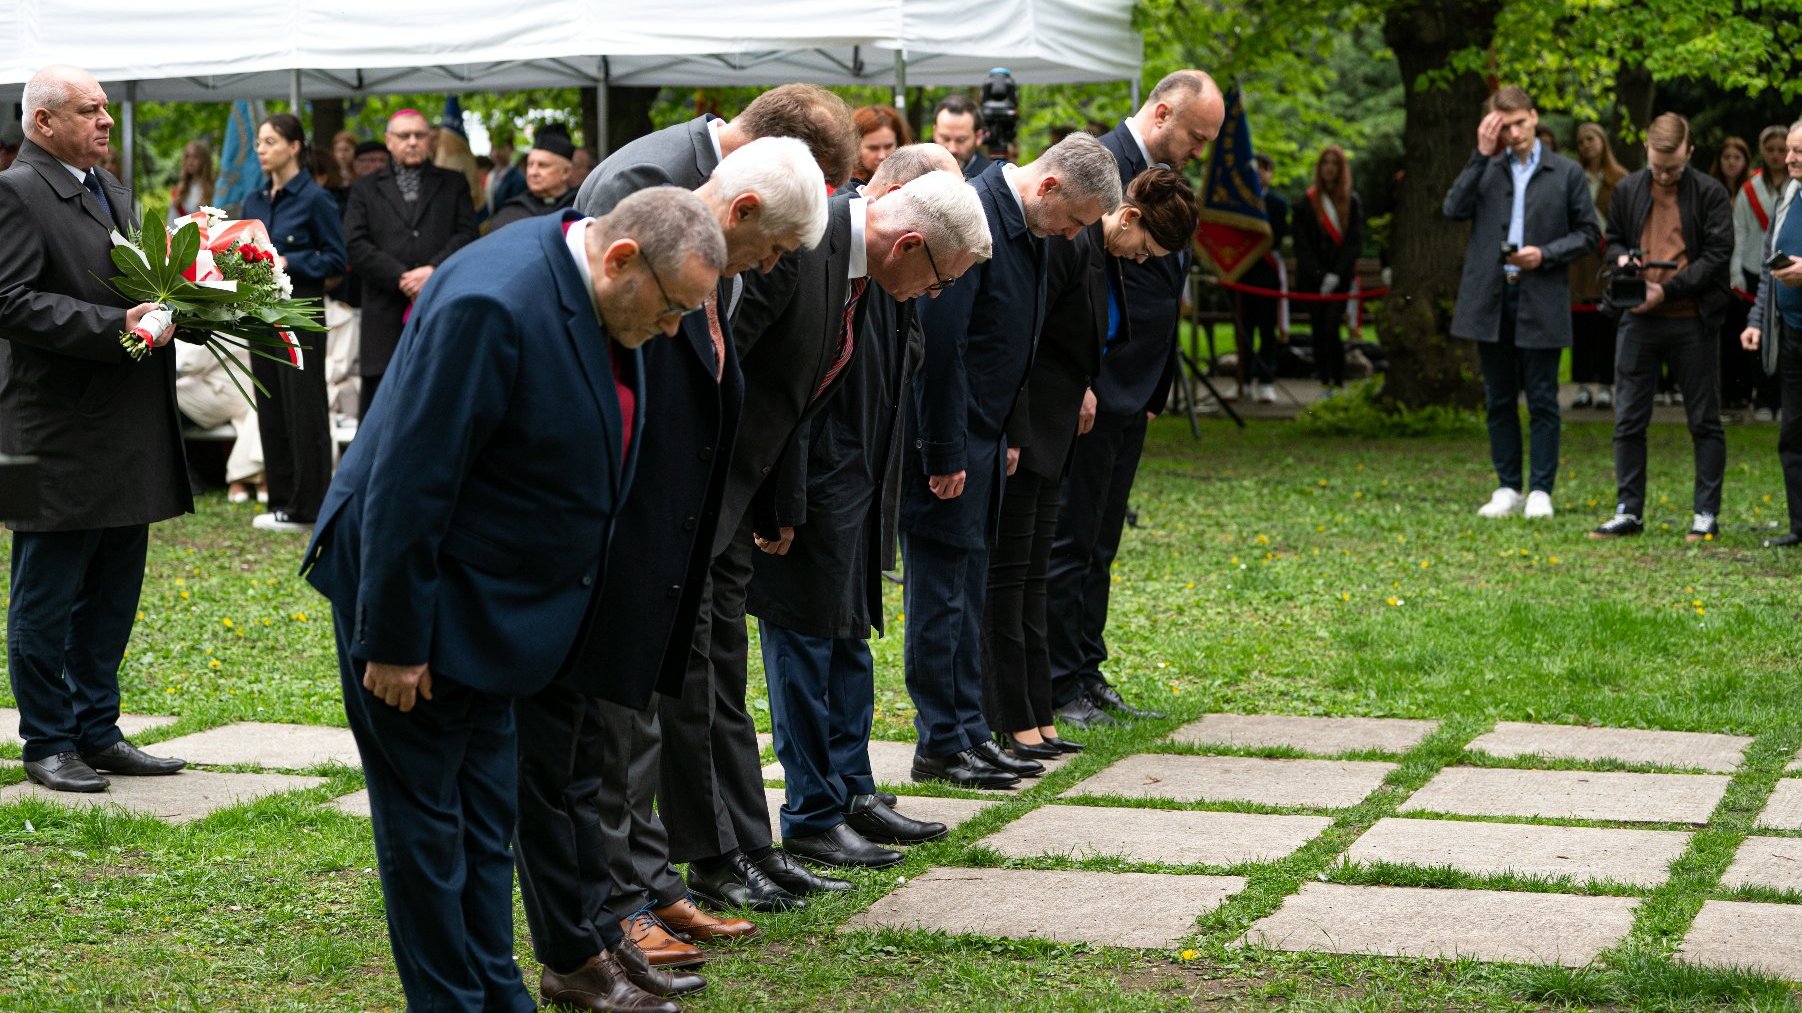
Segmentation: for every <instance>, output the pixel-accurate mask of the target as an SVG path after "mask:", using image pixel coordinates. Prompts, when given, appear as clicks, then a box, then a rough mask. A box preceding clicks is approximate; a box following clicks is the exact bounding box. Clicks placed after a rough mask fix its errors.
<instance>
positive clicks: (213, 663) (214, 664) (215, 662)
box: [206, 658, 219, 668]
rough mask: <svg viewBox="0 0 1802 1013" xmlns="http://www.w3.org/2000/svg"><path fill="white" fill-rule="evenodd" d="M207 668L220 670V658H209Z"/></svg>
mask: <svg viewBox="0 0 1802 1013" xmlns="http://www.w3.org/2000/svg"><path fill="white" fill-rule="evenodd" d="M206 667H208V668H218V667H219V659H218V658H208V659H207V663H206Z"/></svg>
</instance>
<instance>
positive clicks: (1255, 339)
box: [1221, 154, 1289, 404]
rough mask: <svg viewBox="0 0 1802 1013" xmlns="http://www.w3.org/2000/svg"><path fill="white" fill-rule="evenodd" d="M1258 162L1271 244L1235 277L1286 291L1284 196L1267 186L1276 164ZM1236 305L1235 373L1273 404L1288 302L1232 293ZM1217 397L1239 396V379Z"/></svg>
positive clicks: (1260, 158)
mask: <svg viewBox="0 0 1802 1013" xmlns="http://www.w3.org/2000/svg"><path fill="white" fill-rule="evenodd" d="M1253 157H1254V158H1255V159H1256V161H1257V163H1258V180H1259V182H1260V183H1261V184H1262V185H1263V188H1264V215H1265V217H1266V218H1267V219H1268V220H1269V222H1270V249H1269V250H1268V251H1266V252H1265V254H1264V255H1263V256H1262V257H1260V258H1258V260H1257V262H1256V263H1254V264H1252V265H1251V266H1250V267H1248V268H1246V270H1245V273H1244V274H1243V275H1240V276H1239V281H1240V282H1242V283H1244V284H1246V285H1251V286H1254V287H1256V288H1267V289H1271V290H1273V291H1283V292H1286V291H1288V290H1289V278H1288V273H1287V271H1286V269H1285V268H1284V265H1283V240H1285V239H1287V238H1288V237H1289V201H1288V200H1287V199H1285V198H1284V197H1283V195H1282V194H1280V193H1277V192H1276V190H1275V188H1274V187H1272V186H1271V185H1270V181H1271V176H1272V174H1273V173H1274V172H1275V171H1276V163H1275V162H1273V161H1271V159H1270V156H1269V155H1264V154H1259V155H1255V156H1253ZM1233 304H1234V307H1235V310H1236V313H1235V316H1236V320H1235V323H1236V324H1237V326H1236V327H1235V328H1234V331H1235V333H1236V334H1237V336H1238V339H1239V341H1238V344H1239V360H1240V362H1241V363H1243V365H1242V366H1241V367H1240V370H1239V374H1240V375H1241V376H1243V377H1244V378H1245V382H1246V384H1247V389H1248V390H1252V391H1254V395H1253V396H1254V397H1256V399H1257V400H1259V401H1262V402H1264V403H1266V404H1275V403H1276V369H1277V362H1278V359H1279V356H1280V354H1281V352H1282V347H1283V346H1284V345H1286V344H1288V343H1289V320H1288V316H1289V312H1288V311H1289V307H1288V304H1287V301H1286V300H1284V299H1280V298H1275V297H1272V296H1262V295H1252V294H1250V293H1248V292H1235V293H1233ZM1221 396H1223V397H1226V398H1228V399H1229V400H1230V399H1232V398H1235V397H1238V396H1239V390H1238V381H1237V380H1234V381H1233V386H1232V389H1230V390H1228V391H1226V392H1224V393H1223V394H1222V395H1221Z"/></svg>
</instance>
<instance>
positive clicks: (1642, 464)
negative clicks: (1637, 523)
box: [1614, 313, 1727, 518]
mask: <svg viewBox="0 0 1802 1013" xmlns="http://www.w3.org/2000/svg"><path fill="white" fill-rule="evenodd" d="M1719 359H1720V352H1719V349H1718V347H1717V337H1716V335H1715V334H1714V333H1713V332H1712V331H1709V330H1708V329H1707V328H1706V327H1704V326H1703V323H1702V320H1701V319H1700V318H1698V317H1689V318H1681V317H1654V316H1647V315H1643V314H1634V313H1624V314H1622V315H1621V329H1620V341H1619V345H1618V348H1617V351H1616V360H1615V364H1614V376H1615V388H1616V389H1615V398H1614V480H1615V483H1616V484H1617V485H1618V486H1619V490H1620V491H1619V494H1618V496H1617V497H1616V502H1617V503H1618V504H1619V509H1620V510H1621V512H1623V513H1629V514H1633V515H1634V516H1636V517H1642V518H1643V517H1644V516H1645V505H1646V426H1647V425H1649V424H1650V423H1651V421H1652V398H1653V396H1654V395H1655V394H1657V392H1658V378H1659V373H1660V370H1662V369H1663V368H1665V367H1667V366H1668V367H1669V369H1670V372H1671V375H1672V377H1673V378H1674V379H1675V380H1676V383H1677V386H1678V389H1680V390H1681V391H1682V392H1683V411H1684V413H1685V414H1687V415H1688V417H1689V437H1690V442H1691V443H1692V444H1693V445H1694V446H1695V455H1696V478H1695V489H1694V493H1693V500H1694V509H1695V512H1696V513H1699V514H1718V513H1720V512H1721V482H1722V479H1723V477H1724V476H1725V475H1726V472H1727V432H1726V430H1725V429H1724V428H1722V426H1721V406H1720V402H1719V401H1718V400H1717V399H1716V388H1715V377H1716V370H1717V368H1718V362H1719Z"/></svg>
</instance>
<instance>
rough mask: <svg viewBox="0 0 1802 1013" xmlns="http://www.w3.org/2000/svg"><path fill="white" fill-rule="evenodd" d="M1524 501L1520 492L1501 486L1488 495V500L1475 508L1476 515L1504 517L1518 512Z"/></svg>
mask: <svg viewBox="0 0 1802 1013" xmlns="http://www.w3.org/2000/svg"><path fill="white" fill-rule="evenodd" d="M1523 502H1525V501H1524V500H1523V499H1522V498H1521V495H1520V493H1518V492H1516V491H1515V490H1513V489H1508V488H1502V489H1497V490H1496V491H1495V495H1493V496H1491V497H1489V502H1487V503H1485V504H1483V505H1482V506H1480V507H1478V508H1477V516H1478V517H1490V518H1494V517H1506V516H1508V515H1509V514H1517V513H1520V507H1521V504H1522V503H1523Z"/></svg>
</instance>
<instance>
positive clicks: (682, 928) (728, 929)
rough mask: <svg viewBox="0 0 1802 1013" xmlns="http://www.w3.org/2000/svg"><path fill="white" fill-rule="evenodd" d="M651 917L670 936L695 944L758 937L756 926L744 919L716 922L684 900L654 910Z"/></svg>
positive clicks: (725, 919)
mask: <svg viewBox="0 0 1802 1013" xmlns="http://www.w3.org/2000/svg"><path fill="white" fill-rule="evenodd" d="M651 913H652V914H654V915H656V916H657V920H658V921H660V922H662V923H663V924H664V925H665V926H667V927H668V928H669V930H670V931H671V932H674V933H676V934H678V935H682V936H687V937H688V938H689V939H691V940H693V941H695V942H697V943H704V942H706V941H707V940H709V939H742V938H743V937H745V936H754V935H756V934H757V924H756V923H755V922H752V921H750V920H749V919H745V918H715V917H714V916H712V915H710V914H708V913H707V912H705V911H703V910H701V909H700V908H698V907H695V902H694V901H692V900H689V899H688V898H687V897H683V898H682V899H681V900H678V901H676V902H675V903H674V904H666V905H664V906H663V907H654V908H652V909H651Z"/></svg>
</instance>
